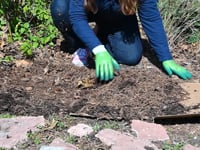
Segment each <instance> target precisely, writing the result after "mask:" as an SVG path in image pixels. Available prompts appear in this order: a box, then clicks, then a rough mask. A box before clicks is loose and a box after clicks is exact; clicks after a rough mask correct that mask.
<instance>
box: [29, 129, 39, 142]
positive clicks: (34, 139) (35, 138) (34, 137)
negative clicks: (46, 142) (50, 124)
mask: <svg viewBox="0 0 200 150" xmlns="http://www.w3.org/2000/svg"><path fill="white" fill-rule="evenodd" d="M27 137H28V139H30V140H31V141H32V142H33V143H34V144H36V145H39V144H40V143H41V140H40V138H39V137H38V135H37V134H36V133H33V132H31V131H30V132H28V133H27Z"/></svg>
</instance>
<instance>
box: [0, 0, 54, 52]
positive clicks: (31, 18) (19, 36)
mask: <svg viewBox="0 0 200 150" xmlns="http://www.w3.org/2000/svg"><path fill="white" fill-rule="evenodd" d="M49 6H50V1H44V0H34V1H33V0H20V1H16V0H7V1H1V2H0V15H1V16H2V17H1V22H0V28H2V26H5V25H7V26H8V28H9V36H10V37H11V39H12V40H14V41H19V43H20V44H21V46H20V50H21V51H22V52H23V54H24V55H25V56H32V54H33V51H34V50H35V49H36V48H41V47H43V46H45V45H50V46H52V45H53V42H52V39H53V38H55V37H56V35H57V33H58V32H57V30H56V28H55V26H54V25H53V22H52V18H51V16H50V9H49ZM8 42H9V41H8Z"/></svg>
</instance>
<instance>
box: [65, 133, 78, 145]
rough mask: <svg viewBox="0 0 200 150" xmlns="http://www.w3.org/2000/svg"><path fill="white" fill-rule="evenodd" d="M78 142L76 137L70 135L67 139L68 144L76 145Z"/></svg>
mask: <svg viewBox="0 0 200 150" xmlns="http://www.w3.org/2000/svg"><path fill="white" fill-rule="evenodd" d="M76 141H77V139H76V137H75V136H73V135H68V136H67V138H66V142H68V143H71V144H74V143H75V142H76Z"/></svg>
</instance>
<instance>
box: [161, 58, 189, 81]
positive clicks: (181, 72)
mask: <svg viewBox="0 0 200 150" xmlns="http://www.w3.org/2000/svg"><path fill="white" fill-rule="evenodd" d="M162 65H163V68H164V69H165V71H166V72H167V73H168V75H169V76H172V74H173V73H174V74H176V75H178V76H179V77H180V78H182V79H184V80H187V79H190V78H192V74H191V73H190V72H189V71H188V70H187V69H186V68H184V67H182V66H180V65H178V64H177V63H176V62H175V61H174V60H166V61H163V62H162Z"/></svg>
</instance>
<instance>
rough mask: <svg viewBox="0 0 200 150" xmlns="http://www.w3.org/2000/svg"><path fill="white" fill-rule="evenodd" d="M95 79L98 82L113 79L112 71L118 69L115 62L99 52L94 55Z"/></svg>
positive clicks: (108, 55) (105, 53) (105, 52)
mask: <svg viewBox="0 0 200 150" xmlns="http://www.w3.org/2000/svg"><path fill="white" fill-rule="evenodd" d="M95 66H96V77H97V78H99V79H100V81H108V80H111V79H113V77H114V70H118V71H119V69H120V66H119V64H118V63H117V61H116V60H115V59H114V58H113V57H112V56H111V55H110V54H109V53H108V52H107V51H103V52H99V53H97V54H95Z"/></svg>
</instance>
